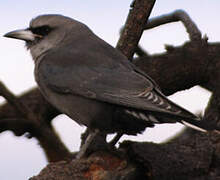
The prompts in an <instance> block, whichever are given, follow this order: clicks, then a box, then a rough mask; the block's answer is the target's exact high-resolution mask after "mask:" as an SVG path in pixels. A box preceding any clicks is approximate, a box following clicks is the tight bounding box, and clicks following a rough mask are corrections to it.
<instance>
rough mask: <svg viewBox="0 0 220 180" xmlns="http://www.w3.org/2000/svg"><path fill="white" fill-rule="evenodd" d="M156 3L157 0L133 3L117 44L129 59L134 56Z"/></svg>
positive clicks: (136, 0)
mask: <svg viewBox="0 0 220 180" xmlns="http://www.w3.org/2000/svg"><path fill="white" fill-rule="evenodd" d="M154 3H155V0H144V1H143V0H134V1H133V3H132V7H131V9H130V12H129V15H128V17H127V20H126V23H125V27H124V29H123V30H122V34H121V36H120V39H119V40H118V43H117V49H119V50H120V51H121V52H122V53H123V54H124V55H125V56H127V57H128V59H132V57H133V55H134V52H135V50H136V47H137V44H138V42H139V40H140V38H141V35H142V33H143V27H144V24H145V23H146V21H147V19H148V17H149V16H150V13H151V10H152V8H153V6H154Z"/></svg>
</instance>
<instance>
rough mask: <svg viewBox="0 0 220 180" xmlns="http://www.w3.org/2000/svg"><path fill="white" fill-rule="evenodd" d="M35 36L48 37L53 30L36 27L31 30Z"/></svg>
mask: <svg viewBox="0 0 220 180" xmlns="http://www.w3.org/2000/svg"><path fill="white" fill-rule="evenodd" d="M29 29H30V30H31V31H32V32H33V33H34V34H38V35H41V36H45V35H48V34H49V33H50V32H51V30H52V28H51V27H50V26H40V27H35V28H29Z"/></svg>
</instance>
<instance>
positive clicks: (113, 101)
mask: <svg viewBox="0 0 220 180" xmlns="http://www.w3.org/2000/svg"><path fill="white" fill-rule="evenodd" d="M4 36H5V37H8V38H15V39H20V40H24V41H25V43H26V47H27V49H28V50H30V53H31V56H32V59H33V61H34V64H35V69H34V76H35V80H36V82H37V84H38V87H39V89H40V91H41V93H42V95H43V96H44V97H45V99H46V100H47V101H48V102H49V103H51V104H52V105H53V106H54V107H55V108H57V109H58V110H59V111H60V112H62V113H64V114H66V115H67V116H69V117H70V118H71V119H73V120H74V121H76V122H77V123H78V124H80V125H84V126H86V127H88V128H89V129H90V130H91V131H90V134H89V136H88V137H87V139H86V143H85V146H84V148H83V147H82V149H83V150H80V152H81V153H79V156H78V158H82V157H83V156H84V152H85V149H87V148H88V147H89V146H90V143H91V140H92V139H93V138H94V137H95V136H96V135H97V134H98V132H102V133H105V134H111V133H117V135H118V137H117V138H116V141H115V143H116V142H117V141H118V139H119V138H120V137H121V136H122V135H123V134H127V135H137V134H139V133H142V132H143V131H144V130H145V129H146V128H148V127H154V125H155V124H162V123H176V122H180V123H182V124H185V125H187V126H189V127H192V128H195V129H197V130H200V131H203V132H206V131H209V130H213V129H214V127H211V126H208V125H207V124H204V123H203V122H202V121H201V120H200V118H198V117H197V116H196V115H194V114H192V113H191V112H189V111H188V110H186V109H184V108H182V107H181V106H179V105H177V104H175V103H174V102H172V101H171V100H169V99H168V98H167V97H166V96H165V95H164V94H163V93H162V91H161V90H160V88H159V86H158V85H157V84H156V82H155V81H154V80H153V79H152V78H151V77H149V76H148V75H147V74H146V73H145V72H143V71H141V70H140V69H139V68H138V67H136V66H135V65H134V64H133V63H132V62H130V61H129V60H128V59H127V57H126V56H124V55H123V54H122V53H121V52H120V51H119V50H117V49H116V48H114V47H112V46H111V45H109V44H108V43H107V42H105V41H104V40H102V39H101V38H99V37H98V36H97V35H95V34H94V33H93V31H92V30H90V28H89V27H88V26H87V25H85V24H83V23H81V22H79V21H77V20H75V19H72V18H70V17H66V16H63V15H59V14H45V15H39V16H37V17H36V18H34V19H32V20H31V22H30V25H29V27H28V28H26V29H20V30H15V31H11V32H9V33H7V34H5V35H4ZM115 143H114V144H115Z"/></svg>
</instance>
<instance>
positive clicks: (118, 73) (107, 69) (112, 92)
mask: <svg viewBox="0 0 220 180" xmlns="http://www.w3.org/2000/svg"><path fill="white" fill-rule="evenodd" d="M75 55H77V56H75ZM99 55H100V54H99ZM74 56H75V57H73V54H72V52H71V53H69V52H68V51H67V52H66V53H63V52H62V54H61V53H48V54H47V55H45V56H44V57H43V58H42V60H41V62H40V63H39V67H38V68H39V75H40V76H41V78H40V79H41V81H44V84H46V85H47V87H48V88H51V89H52V90H53V91H56V92H57V93H62V94H65V93H68V94H69V93H70V94H71V93H72V94H77V95H81V96H84V97H86V98H91V99H96V100H98V101H103V102H108V103H112V104H117V105H120V106H125V107H131V108H135V109H139V110H147V111H150V112H158V113H164V114H167V115H171V116H178V117H181V118H182V117H183V118H189V119H195V118H196V116H194V115H193V114H191V113H189V112H188V111H186V110H184V109H183V108H181V107H179V106H177V105H176V104H174V103H172V102H171V101H169V100H168V99H167V98H166V97H165V96H164V95H163V94H162V93H161V92H160V91H159V90H158V89H157V88H156V85H155V83H154V82H153V81H152V80H151V79H149V78H148V77H147V76H145V75H144V74H142V73H140V72H139V71H138V70H137V69H136V70H135V69H134V68H133V65H130V63H128V62H124V61H122V62H117V60H112V59H111V58H109V57H106V58H105V60H106V61H104V60H103V62H102V63H100V62H98V63H97V62H96V59H94V55H93V54H92V53H89V52H87V53H86V55H85V54H83V53H81V54H80V53H78V54H77V53H75V54H74ZM100 56H101V55H100ZM96 57H97V58H99V56H96ZM101 58H103V57H101ZM87 59H89V60H88V61H87ZM125 61H126V60H125Z"/></svg>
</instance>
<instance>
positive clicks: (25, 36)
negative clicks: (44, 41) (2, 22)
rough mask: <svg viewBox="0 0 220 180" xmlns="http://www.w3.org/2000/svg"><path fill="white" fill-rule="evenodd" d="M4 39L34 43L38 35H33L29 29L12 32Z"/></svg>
mask: <svg viewBox="0 0 220 180" xmlns="http://www.w3.org/2000/svg"><path fill="white" fill-rule="evenodd" d="M4 37H8V38H14V39H20V40H24V41H34V40H35V38H36V37H37V35H36V34H34V33H32V32H31V31H30V30H28V29H20V30H15V31H11V32H9V33H7V34H5V35H4Z"/></svg>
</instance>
